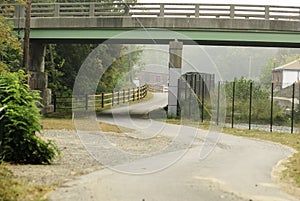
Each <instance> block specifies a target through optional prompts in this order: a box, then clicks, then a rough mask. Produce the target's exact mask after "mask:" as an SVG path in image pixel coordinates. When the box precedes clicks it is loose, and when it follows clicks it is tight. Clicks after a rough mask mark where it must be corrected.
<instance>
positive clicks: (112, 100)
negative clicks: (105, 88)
mask: <svg viewBox="0 0 300 201" xmlns="http://www.w3.org/2000/svg"><path fill="white" fill-rule="evenodd" d="M111 106H114V92H111Z"/></svg>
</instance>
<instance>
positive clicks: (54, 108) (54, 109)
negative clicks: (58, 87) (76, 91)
mask: <svg viewBox="0 0 300 201" xmlns="http://www.w3.org/2000/svg"><path fill="white" fill-rule="evenodd" d="M53 111H54V112H56V93H53Z"/></svg>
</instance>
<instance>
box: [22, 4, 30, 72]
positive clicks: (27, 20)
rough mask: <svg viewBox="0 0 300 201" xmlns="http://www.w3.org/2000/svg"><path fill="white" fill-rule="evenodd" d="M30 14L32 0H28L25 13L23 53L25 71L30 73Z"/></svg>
mask: <svg viewBox="0 0 300 201" xmlns="http://www.w3.org/2000/svg"><path fill="white" fill-rule="evenodd" d="M30 15H31V0H27V1H26V14H25V17H26V18H25V34H24V54H23V66H24V67H25V73H29V61H30V55H29V51H30V39H29V38H30Z"/></svg>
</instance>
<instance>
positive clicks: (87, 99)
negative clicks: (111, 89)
mask: <svg viewBox="0 0 300 201" xmlns="http://www.w3.org/2000/svg"><path fill="white" fill-rule="evenodd" d="M88 109H89V95H87V94H86V95H85V110H88Z"/></svg>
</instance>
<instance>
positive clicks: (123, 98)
mask: <svg viewBox="0 0 300 201" xmlns="http://www.w3.org/2000/svg"><path fill="white" fill-rule="evenodd" d="M123 103H125V89H123Z"/></svg>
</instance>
